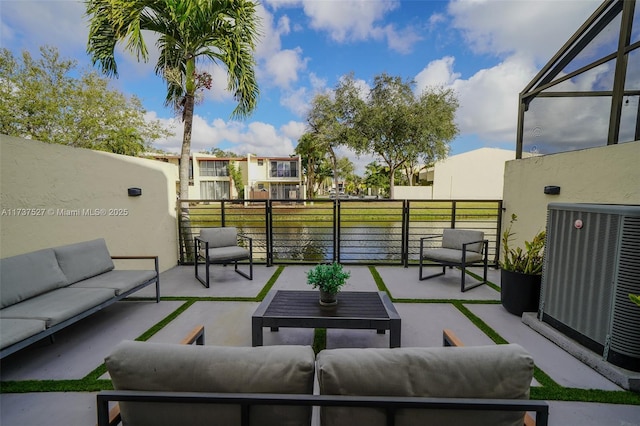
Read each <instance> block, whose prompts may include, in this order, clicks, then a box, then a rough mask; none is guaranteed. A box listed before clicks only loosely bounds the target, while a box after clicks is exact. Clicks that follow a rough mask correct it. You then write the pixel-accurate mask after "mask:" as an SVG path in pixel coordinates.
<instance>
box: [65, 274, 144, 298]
mask: <svg viewBox="0 0 640 426" xmlns="http://www.w3.org/2000/svg"><path fill="white" fill-rule="evenodd" d="M155 276H156V272H155V271H144V270H143V271H138V270H127V271H119V270H118V271H115V270H114V271H109V272H105V273H104V274H100V275H97V276H95V277H91V278H87V279H86V280H82V281H79V282H77V283H75V284H72V285H70V286H69V288H110V289H113V290H115V294H116V296H119V295H121V294H122V293H126V292H127V291H129V290H132V289H134V288H136V287H137V286H139V285H141V284H143V283H146V282H147V281H149V280H151V279H153V278H155Z"/></svg>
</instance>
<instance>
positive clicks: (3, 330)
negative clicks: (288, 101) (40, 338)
mask: <svg viewBox="0 0 640 426" xmlns="http://www.w3.org/2000/svg"><path fill="white" fill-rule="evenodd" d="M45 329H46V324H45V322H44V321H42V320H36V319H20V318H4V319H0V348H2V349H4V348H6V347H7V346H11V345H13V344H14V343H18V342H20V341H22V340H24V339H26V338H28V337H31V336H33V335H35V334H38V333H40V332H41V331H44V330H45Z"/></svg>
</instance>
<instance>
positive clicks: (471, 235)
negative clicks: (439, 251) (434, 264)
mask: <svg viewBox="0 0 640 426" xmlns="http://www.w3.org/2000/svg"><path fill="white" fill-rule="evenodd" d="M483 239H484V232H482V231H472V230H468V229H445V230H443V231H442V247H443V248H449V249H454V250H462V244H465V243H470V242H472V241H480V240H483ZM467 250H471V251H475V252H478V253H480V252H482V243H477V244H471V245H468V246H467Z"/></svg>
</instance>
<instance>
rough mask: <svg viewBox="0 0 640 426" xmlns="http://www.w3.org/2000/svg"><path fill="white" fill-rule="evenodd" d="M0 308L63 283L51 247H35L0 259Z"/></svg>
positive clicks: (65, 279)
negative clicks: (40, 248)
mask: <svg viewBox="0 0 640 426" xmlns="http://www.w3.org/2000/svg"><path fill="white" fill-rule="evenodd" d="M0 283H1V285H2V289H1V290H0V308H5V307H7V306H11V305H13V304H16V303H18V302H21V301H23V300H27V299H29V298H31V297H34V296H37V295H39V294H42V293H46V292H47V291H51V290H55V289H56V288H59V287H64V286H66V285H67V284H68V283H69V282H68V281H67V278H66V277H65V275H64V274H63V272H62V270H61V269H60V266H59V265H58V261H57V260H56V255H55V252H54V251H53V249H44V250H38V251H34V252H31V253H25V254H20V255H18V256H13V257H7V258H5V259H1V260H0Z"/></svg>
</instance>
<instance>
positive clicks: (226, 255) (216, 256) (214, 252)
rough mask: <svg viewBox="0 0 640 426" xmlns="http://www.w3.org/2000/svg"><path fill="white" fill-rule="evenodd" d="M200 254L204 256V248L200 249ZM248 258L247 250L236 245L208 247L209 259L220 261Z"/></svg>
mask: <svg viewBox="0 0 640 426" xmlns="http://www.w3.org/2000/svg"><path fill="white" fill-rule="evenodd" d="M201 256H202V257H204V256H205V250H201ZM242 259H249V250H247V249H245V248H242V247H238V246H232V247H217V248H210V249H209V261H211V262H222V261H225V260H242Z"/></svg>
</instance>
